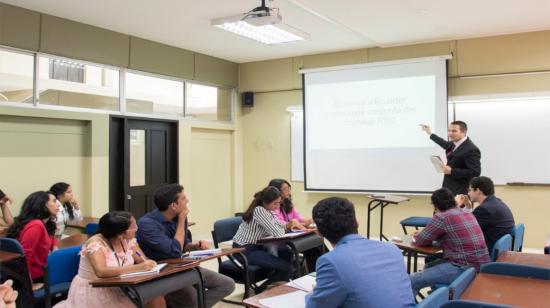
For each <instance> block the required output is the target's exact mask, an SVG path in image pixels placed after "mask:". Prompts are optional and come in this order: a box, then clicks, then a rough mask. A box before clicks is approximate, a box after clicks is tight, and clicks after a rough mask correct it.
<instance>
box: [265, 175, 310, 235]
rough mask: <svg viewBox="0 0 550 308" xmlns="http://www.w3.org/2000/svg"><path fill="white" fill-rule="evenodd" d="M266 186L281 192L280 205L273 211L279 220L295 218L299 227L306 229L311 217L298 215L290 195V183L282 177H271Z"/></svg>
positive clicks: (288, 220) (284, 220)
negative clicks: (306, 217)
mask: <svg viewBox="0 0 550 308" xmlns="http://www.w3.org/2000/svg"><path fill="white" fill-rule="evenodd" d="M268 186H273V187H276V188H277V189H278V190H279V191H280V192H281V197H282V200H281V206H279V208H278V209H276V210H275V211H273V213H274V214H275V216H276V217H277V219H279V221H281V222H284V223H285V224H286V223H289V222H290V221H292V220H296V221H297V222H299V223H300V224H297V225H299V226H301V228H299V229H302V230H303V229H306V228H307V227H309V226H310V225H311V223H312V220H311V219H305V218H304V216H302V215H300V214H299V213H298V211H296V208H295V207H294V204H293V203H292V196H291V195H290V183H289V182H288V181H287V180H284V179H273V180H271V181H269V185H268Z"/></svg>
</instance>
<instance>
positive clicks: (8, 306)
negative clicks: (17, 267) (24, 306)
mask: <svg viewBox="0 0 550 308" xmlns="http://www.w3.org/2000/svg"><path fill="white" fill-rule="evenodd" d="M12 285H13V280H11V279H8V280H6V281H4V283H3V284H0V307H2V308H15V301H16V300H17V295H18V293H17V291H14V290H13V287H12Z"/></svg>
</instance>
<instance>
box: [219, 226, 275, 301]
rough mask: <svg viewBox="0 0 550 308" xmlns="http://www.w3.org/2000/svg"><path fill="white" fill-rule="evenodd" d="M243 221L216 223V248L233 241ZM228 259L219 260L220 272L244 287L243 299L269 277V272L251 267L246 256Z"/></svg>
mask: <svg viewBox="0 0 550 308" xmlns="http://www.w3.org/2000/svg"><path fill="white" fill-rule="evenodd" d="M242 221H243V219H242V217H231V218H226V219H221V220H218V221H216V222H215V223H214V230H212V239H213V242H214V247H215V248H219V244H220V243H222V242H226V241H230V240H232V239H233V237H234V236H235V234H236V233H237V230H238V229H239V226H240V224H241V222H242ZM227 257H228V260H225V261H222V259H221V258H218V265H219V267H218V272H219V273H220V274H223V275H226V276H229V277H231V278H233V280H235V282H236V283H241V284H243V285H244V296H243V299H244V298H247V297H249V295H250V289H253V290H256V289H257V288H258V286H257V285H256V283H257V282H260V281H262V280H265V279H267V278H268V276H269V270H266V269H263V268H261V267H259V266H256V265H249V264H248V260H247V259H246V256H245V255H244V254H242V253H238V254H234V255H229V256H227ZM223 301H224V302H228V303H235V304H238V305H242V302H235V301H230V300H225V299H224V300H223Z"/></svg>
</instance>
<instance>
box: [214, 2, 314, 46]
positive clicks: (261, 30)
mask: <svg viewBox="0 0 550 308" xmlns="http://www.w3.org/2000/svg"><path fill="white" fill-rule="evenodd" d="M211 24H212V25H213V26H215V27H218V28H220V29H223V30H226V31H230V32H233V33H235V34H238V35H240V36H244V37H246V38H249V39H252V40H255V41H258V42H261V43H264V44H268V45H274V44H281V43H288V42H294V41H301V40H306V39H309V34H307V33H305V32H303V31H301V30H298V29H296V28H293V27H291V26H289V25H287V24H284V23H283V18H282V17H281V15H280V14H279V10H278V9H273V8H269V7H267V6H265V0H262V5H261V6H259V7H256V8H254V9H252V10H250V11H248V12H247V13H244V14H240V15H236V16H230V17H222V18H217V19H213V20H212V22H211Z"/></svg>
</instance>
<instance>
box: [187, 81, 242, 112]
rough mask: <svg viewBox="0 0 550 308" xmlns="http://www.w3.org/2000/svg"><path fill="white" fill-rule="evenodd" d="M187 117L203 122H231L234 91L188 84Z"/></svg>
mask: <svg viewBox="0 0 550 308" xmlns="http://www.w3.org/2000/svg"><path fill="white" fill-rule="evenodd" d="M185 94H186V100H185V102H186V105H185V116H186V117H190V118H196V119H203V120H214V121H231V101H232V99H231V98H232V95H233V90H232V89H227V88H217V87H212V86H205V85H200V84H196V83H189V82H188V83H186V88H185Z"/></svg>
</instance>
